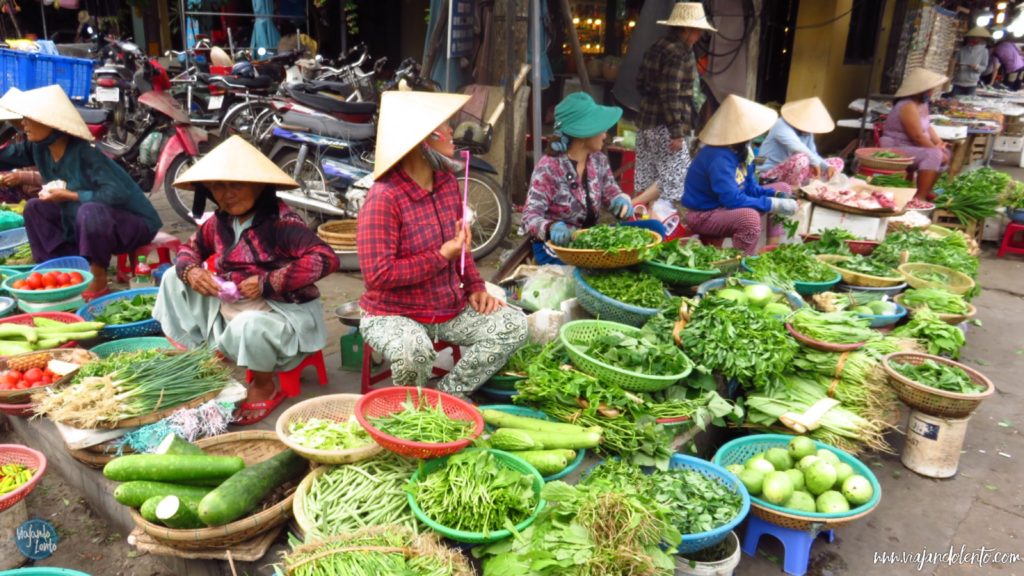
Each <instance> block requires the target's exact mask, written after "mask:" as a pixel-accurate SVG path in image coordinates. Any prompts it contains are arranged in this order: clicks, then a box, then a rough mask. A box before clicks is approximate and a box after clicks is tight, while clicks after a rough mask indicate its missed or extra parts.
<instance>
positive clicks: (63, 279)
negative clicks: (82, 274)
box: [57, 272, 71, 286]
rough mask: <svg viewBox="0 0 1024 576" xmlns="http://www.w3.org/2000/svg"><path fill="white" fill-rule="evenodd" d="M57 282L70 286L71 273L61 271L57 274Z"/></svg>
mask: <svg viewBox="0 0 1024 576" xmlns="http://www.w3.org/2000/svg"><path fill="white" fill-rule="evenodd" d="M57 282H58V283H59V284H60V285H61V286H70V285H71V274H68V273H67V272H61V273H60V274H58V275H57Z"/></svg>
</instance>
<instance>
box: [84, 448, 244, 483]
mask: <svg viewBox="0 0 1024 576" xmlns="http://www.w3.org/2000/svg"><path fill="white" fill-rule="evenodd" d="M243 468H245V461H244V460H242V459H241V458H239V457H237V456H180V455H165V454H130V455H128V456H121V457H120V458H115V459H113V460H111V461H110V462H108V463H107V465H106V466H104V467H103V475H104V476H106V477H107V478H109V479H111V480H117V481H119V482H127V481H129V480H156V481H160V482H178V481H181V480H203V479H209V478H224V477H226V476H231V475H232V474H234V473H236V472H238V471H239V470H241V469H243Z"/></svg>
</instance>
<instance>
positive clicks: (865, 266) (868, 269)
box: [835, 254, 900, 278]
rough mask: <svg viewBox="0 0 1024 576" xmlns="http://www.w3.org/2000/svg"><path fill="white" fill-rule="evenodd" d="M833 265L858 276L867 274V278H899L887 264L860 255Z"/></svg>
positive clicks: (895, 271) (894, 270)
mask: <svg viewBox="0 0 1024 576" xmlns="http://www.w3.org/2000/svg"><path fill="white" fill-rule="evenodd" d="M835 265H836V266H837V267H839V268H842V269H844V270H849V271H850V272H857V273H859V274H867V275H868V276H880V277H882V278H899V277H900V273H899V271H898V270H896V269H895V268H893V267H892V266H890V265H889V264H888V263H887V262H883V261H881V260H877V259H875V258H871V257H870V256H862V255H860V254H854V255H853V256H851V257H849V258H847V259H846V260H843V261H842V262H837V263H836V264H835Z"/></svg>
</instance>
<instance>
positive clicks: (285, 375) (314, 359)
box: [245, 350, 327, 398]
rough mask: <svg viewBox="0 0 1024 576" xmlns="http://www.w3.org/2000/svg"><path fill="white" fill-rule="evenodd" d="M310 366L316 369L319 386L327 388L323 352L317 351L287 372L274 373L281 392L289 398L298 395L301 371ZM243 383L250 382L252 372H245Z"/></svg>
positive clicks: (300, 385)
mask: <svg viewBox="0 0 1024 576" xmlns="http://www.w3.org/2000/svg"><path fill="white" fill-rule="evenodd" d="M310 366H313V367H314V368H316V375H317V378H319V379H320V386H327V365H326V364H324V352H323V350H319V351H317V352H313V353H312V354H310V355H309V356H306V357H305V358H304V359H303V360H302V362H301V363H300V364H299V365H298V366H296V367H295V368H292V369H291V370H288V371H287V372H275V373H274V375H275V376H277V381H278V382H280V384H281V391H282V392H284V395H285V396H287V397H289V398H291V397H292V396H298V395H299V388H301V387H302V371H303V370H304V369H306V368H308V367H310ZM245 381H246V382H252V371H251V370H246V371H245Z"/></svg>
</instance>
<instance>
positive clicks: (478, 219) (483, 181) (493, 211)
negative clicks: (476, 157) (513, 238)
mask: <svg viewBox="0 0 1024 576" xmlns="http://www.w3.org/2000/svg"><path fill="white" fill-rule="evenodd" d="M465 180H466V179H465V177H463V176H460V177H459V193H460V194H461V193H462V186H463V185H464V182H465ZM468 196H469V208H470V209H471V210H472V211H473V214H474V220H473V226H472V227H471V229H470V231H471V233H472V235H473V243H472V246H473V258H474V259H476V260H480V259H482V258H484V257H486V256H487V255H488V254H490V253H491V252H493V251H494V249H495V248H497V247H498V245H499V244H501V241H502V240H503V239H504V238H505V235H506V234H508V227H509V224H510V223H511V221H512V206H511V205H510V204H509V201H508V198H507V197H506V196H505V195H504V194H503V193H502V191H501V187H499V186H498V184H497V182H495V181H494V178H493V177H491V175H489V174H486V173H484V172H479V171H475V170H470V172H469V194H468Z"/></svg>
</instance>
